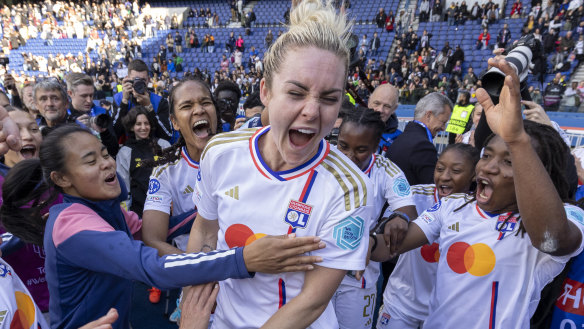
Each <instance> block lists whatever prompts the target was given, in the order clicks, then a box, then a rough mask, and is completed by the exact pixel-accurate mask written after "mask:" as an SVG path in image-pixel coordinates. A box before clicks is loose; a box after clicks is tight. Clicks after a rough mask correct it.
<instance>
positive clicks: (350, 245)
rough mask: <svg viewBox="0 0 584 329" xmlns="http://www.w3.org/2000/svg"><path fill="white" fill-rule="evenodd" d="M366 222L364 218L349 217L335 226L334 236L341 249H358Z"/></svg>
mask: <svg viewBox="0 0 584 329" xmlns="http://www.w3.org/2000/svg"><path fill="white" fill-rule="evenodd" d="M364 226H365V222H364V221H363V218H361V217H359V216H356V217H351V216H349V217H347V218H345V219H343V220H342V221H341V222H340V223H338V224H337V226H335V229H334V231H333V238H334V239H335V240H336V243H337V246H339V247H340V248H341V249H351V250H354V249H357V247H358V246H359V243H360V242H361V237H362V236H363V230H364Z"/></svg>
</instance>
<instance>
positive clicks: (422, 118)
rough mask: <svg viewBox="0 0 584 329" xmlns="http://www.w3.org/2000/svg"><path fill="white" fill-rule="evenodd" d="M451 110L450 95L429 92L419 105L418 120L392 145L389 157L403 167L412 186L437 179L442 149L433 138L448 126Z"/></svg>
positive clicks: (416, 115)
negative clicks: (436, 168) (437, 163)
mask: <svg viewBox="0 0 584 329" xmlns="http://www.w3.org/2000/svg"><path fill="white" fill-rule="evenodd" d="M451 113H452V102H451V101H450V100H449V99H448V97H446V96H444V95H442V94H440V93H437V92H434V93H431V94H428V95H426V96H425V97H423V98H422V99H420V101H419V102H418V104H417V105H416V109H415V110H414V120H413V121H410V122H409V123H408V124H407V126H406V128H405V129H404V132H403V133H402V134H401V135H400V136H399V137H398V138H396V140H395V141H394V142H393V143H392V144H391V145H390V146H389V148H388V151H387V155H388V158H389V159H390V160H391V161H393V162H394V163H395V164H397V165H398V167H400V169H401V170H402V171H403V172H404V174H405V175H406V178H407V179H408V182H409V183H410V185H416V184H431V183H433V182H434V167H436V162H437V160H438V152H437V151H436V147H435V146H434V143H433V141H434V137H436V134H437V133H438V132H440V131H443V130H444V129H446V123H447V122H448V119H449V118H450V114H451Z"/></svg>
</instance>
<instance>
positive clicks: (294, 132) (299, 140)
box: [288, 128, 316, 147]
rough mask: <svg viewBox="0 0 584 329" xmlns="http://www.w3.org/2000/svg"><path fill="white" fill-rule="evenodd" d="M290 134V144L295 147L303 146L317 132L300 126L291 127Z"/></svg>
mask: <svg viewBox="0 0 584 329" xmlns="http://www.w3.org/2000/svg"><path fill="white" fill-rule="evenodd" d="M288 135H289V136H290V144H292V145H293V146H295V147H303V146H305V145H306V144H308V143H309V142H310V140H311V139H312V138H313V137H314V136H315V135H316V132H315V131H314V130H311V129H306V128H298V129H290V130H289V131H288Z"/></svg>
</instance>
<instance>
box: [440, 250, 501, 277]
mask: <svg viewBox="0 0 584 329" xmlns="http://www.w3.org/2000/svg"><path fill="white" fill-rule="evenodd" d="M446 261H447V263H448V266H449V267H450V269H451V270H453V271H454V272H456V273H458V274H463V273H467V272H468V273H469V274H471V275H474V276H484V275H487V274H489V273H491V271H493V269H494V268H495V264H496V262H497V259H496V257H495V253H494V252H493V250H492V249H491V248H490V247H489V246H488V245H486V244H484V243H476V244H473V245H469V244H468V243H466V242H455V243H453V244H452V245H451V246H450V248H448V253H447V254H446Z"/></svg>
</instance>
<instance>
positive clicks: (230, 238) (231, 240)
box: [225, 224, 266, 248]
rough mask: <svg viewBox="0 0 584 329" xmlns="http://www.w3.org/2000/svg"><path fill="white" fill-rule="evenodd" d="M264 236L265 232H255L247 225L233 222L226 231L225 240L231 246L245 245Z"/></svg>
mask: <svg viewBox="0 0 584 329" xmlns="http://www.w3.org/2000/svg"><path fill="white" fill-rule="evenodd" d="M264 236H266V234H264V233H253V231H252V230H251V229H250V228H249V227H247V226H246V225H243V224H233V225H231V226H229V227H228V228H227V230H226V231H225V242H226V243H227V245H228V246H229V248H234V247H244V246H247V245H248V244H250V243H252V242H254V241H255V240H257V239H261V238H263V237H264Z"/></svg>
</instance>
